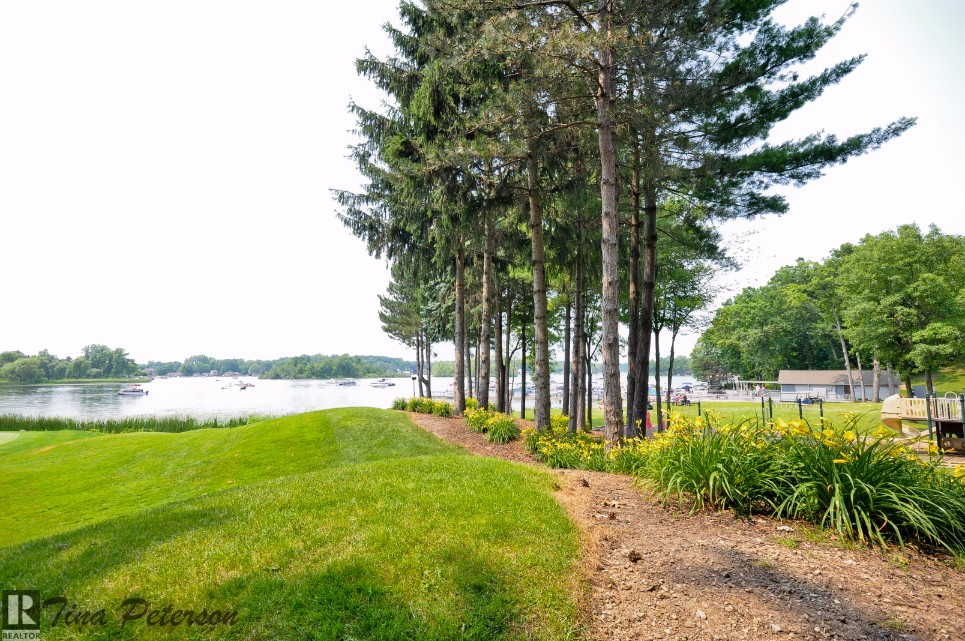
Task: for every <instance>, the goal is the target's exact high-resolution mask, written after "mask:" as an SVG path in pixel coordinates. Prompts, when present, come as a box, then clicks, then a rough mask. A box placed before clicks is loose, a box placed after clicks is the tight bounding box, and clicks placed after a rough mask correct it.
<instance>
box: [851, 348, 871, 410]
mask: <svg viewBox="0 0 965 641" xmlns="http://www.w3.org/2000/svg"><path fill="white" fill-rule="evenodd" d="M854 357H855V360H857V361H858V380H859V382H860V383H861V400H862V401H867V400H868V395H867V394H866V393H865V389H864V370H862V369H861V354H860V353H859V352H855V353H854Z"/></svg>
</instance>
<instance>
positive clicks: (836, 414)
mask: <svg viewBox="0 0 965 641" xmlns="http://www.w3.org/2000/svg"><path fill="white" fill-rule="evenodd" d="M765 402H766V401H765ZM765 407H767V406H766V405H765ZM662 409H663V411H664V413H666V412H667V411H668V410H669V411H672V412H678V413H680V414H683V415H684V416H687V417H689V418H696V416H697V409H698V406H697V403H696V401H695V402H694V403H692V404H691V405H690V406H686V407H685V406H675V405H671V406H669V407H668V406H667V405H663V406H662ZM801 409H802V410H803V412H802V413H803V417H804V419H805V420H806V421H808V422H809V423H811V424H814V425H816V424H817V423H818V422H819V420H820V418H821V414H820V408H819V406H818V405H816V404H815V405H803V406H802V408H801ZM700 411H701V412H702V413H704V412H707V411H710V412H711V413H713V414H715V415H720V421H721V422H722V423H740V422H742V421H745V420H751V421H753V420H755V419H756V420H760V419H761V402H760V400H758V401H751V402H747V401H703V400H702V401H701V403H700ZM766 412H767V414H766V418H767V419H768V420H770V417H771V414H770V410H769V409H767V410H766ZM560 413H561V410H560V409H559V408H553V409H552V410H551V411H550V414H551V415H552V416H558V415H559V414H560ZM824 417H825V419H827V420H829V421H831V422H832V423H833V424H834V425H844V424H845V423H847V422H848V421H849V420H852V418H853V419H854V420H855V421H856V425H857V426H858V429H859V430H861V431H865V432H866V431H872V430H875V429H877V428H878V426H880V425H881V403H825V404H824ZM525 418H526V419H527V420H532V419H533V409H532V408H531V407H527V408H526V416H525ZM774 418H775V419H784V420H787V421H790V420H794V419H797V418H798V408H797V404H796V403H779V402H777V401H774ZM650 420H651V421H653V422H654V423H655V422H656V420H657V410H656V405H654V409H652V410H650ZM593 427H594V428H602V427H603V410H599V411H596V409H594V412H593Z"/></svg>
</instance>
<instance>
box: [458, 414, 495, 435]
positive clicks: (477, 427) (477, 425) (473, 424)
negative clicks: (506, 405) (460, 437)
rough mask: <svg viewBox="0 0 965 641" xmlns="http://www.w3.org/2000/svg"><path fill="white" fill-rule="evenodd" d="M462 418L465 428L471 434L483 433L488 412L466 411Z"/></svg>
mask: <svg viewBox="0 0 965 641" xmlns="http://www.w3.org/2000/svg"><path fill="white" fill-rule="evenodd" d="M463 418H464V419H465V421H466V427H468V428H469V429H471V430H472V431H473V432H485V431H486V421H487V420H488V419H489V412H487V411H486V410H480V409H467V410H466V411H465V413H463Z"/></svg>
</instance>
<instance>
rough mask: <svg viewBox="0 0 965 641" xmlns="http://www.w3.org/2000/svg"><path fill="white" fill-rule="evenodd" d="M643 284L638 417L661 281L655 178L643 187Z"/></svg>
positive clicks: (647, 378)
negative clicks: (659, 277)
mask: <svg viewBox="0 0 965 641" xmlns="http://www.w3.org/2000/svg"><path fill="white" fill-rule="evenodd" d="M643 196H644V199H643V204H644V207H643V212H644V218H643V286H642V287H641V288H640V289H641V291H640V316H639V319H640V320H639V328H638V331H637V336H638V339H637V381H636V391H635V392H634V397H633V403H634V406H635V407H634V419H635V420H640V419H642V418H644V417H645V416H646V411H647V402H648V398H649V396H650V395H649V393H648V392H649V383H650V339H651V336H652V335H653V307H654V294H655V291H656V281H657V190H656V186H655V185H654V184H653V183H652V182H651V181H645V182H644V186H643Z"/></svg>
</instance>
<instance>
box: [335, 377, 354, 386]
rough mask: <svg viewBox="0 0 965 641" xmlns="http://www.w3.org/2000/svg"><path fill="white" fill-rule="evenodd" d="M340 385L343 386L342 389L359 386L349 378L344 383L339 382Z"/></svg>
mask: <svg viewBox="0 0 965 641" xmlns="http://www.w3.org/2000/svg"><path fill="white" fill-rule="evenodd" d="M338 384H339V385H341V386H342V387H347V386H349V385H357V383H356V382H355V381H353V380H352V379H350V378H347V379H345V380H344V381H339V382H338Z"/></svg>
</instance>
